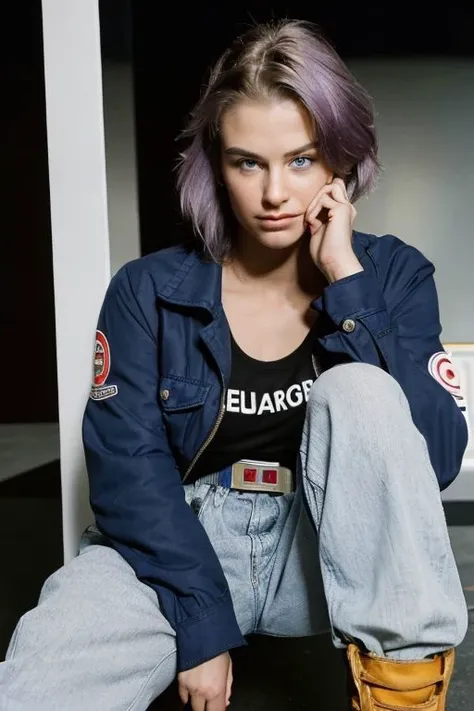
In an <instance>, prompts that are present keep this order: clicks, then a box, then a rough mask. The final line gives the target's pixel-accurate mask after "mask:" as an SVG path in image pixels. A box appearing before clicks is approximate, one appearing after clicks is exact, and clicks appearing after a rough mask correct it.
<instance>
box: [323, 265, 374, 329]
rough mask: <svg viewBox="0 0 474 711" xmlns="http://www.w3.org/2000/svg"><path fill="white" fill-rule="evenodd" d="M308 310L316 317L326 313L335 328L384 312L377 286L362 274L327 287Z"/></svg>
mask: <svg viewBox="0 0 474 711" xmlns="http://www.w3.org/2000/svg"><path fill="white" fill-rule="evenodd" d="M312 307H313V308H314V309H316V311H319V312H320V313H323V312H326V314H327V315H328V316H329V318H330V319H331V321H332V322H333V323H334V325H335V326H336V327H337V328H339V327H341V326H342V324H343V323H344V321H345V320H346V319H357V318H367V317H369V316H370V315H371V314H375V313H378V312H380V311H385V309H386V305H385V300H384V297H383V293H382V290H381V288H380V284H379V283H378V281H377V279H376V278H375V277H374V276H373V275H372V274H370V273H369V272H366V271H363V272H357V274H352V275H351V276H348V277H345V278H344V279H339V280H338V281H334V282H333V283H332V284H329V285H328V286H327V287H326V288H325V289H324V292H323V294H322V296H320V297H319V298H318V299H315V301H313V303H312Z"/></svg>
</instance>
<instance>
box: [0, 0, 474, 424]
mask: <svg viewBox="0 0 474 711" xmlns="http://www.w3.org/2000/svg"><path fill="white" fill-rule="evenodd" d="M469 5H471V3H468V2H466V3H464V4H461V3H449V4H442V5H440V6H439V10H434V9H433V6H431V7H430V4H428V3H426V4H425V3H416V2H411V3H409V2H397V3H392V4H389V3H387V4H386V3H377V4H374V5H372V4H363V3H344V2H334V1H333V2H325V3H315V2H314V1H313V2H291V3H278V2H273V3H271V2H260V3H255V2H254V3H252V2H247V3H242V4H239V3H235V4H227V3H225V2H214V3H213V2H201V3H189V4H188V6H187V7H186V3H172V4H166V5H165V4H161V8H160V7H159V3H155V2H150V1H149V0H148V1H146V0H101V2H100V13H101V32H102V45H103V56H104V59H105V60H107V61H128V62H132V63H133V70H134V80H135V108H136V126H137V139H136V140H137V164H138V165H137V167H138V181H139V213H140V230H141V244H142V252H143V253H144V254H145V253H148V252H150V251H153V250H155V249H158V248H160V247H163V246H166V245H168V244H171V243H173V242H175V241H176V240H177V239H180V238H181V235H183V234H184V233H185V230H184V229H183V228H182V227H180V226H179V216H178V214H177V211H176V202H175V195H174V185H173V172H172V170H173V166H174V161H175V158H176V151H177V146H176V143H175V138H176V135H177V134H178V133H179V131H180V129H181V128H182V126H183V123H184V120H185V118H186V115H187V113H188V111H189V110H190V108H191V106H192V103H193V102H194V101H195V100H196V99H197V97H198V95H199V91H200V87H201V85H202V82H203V81H204V80H205V77H206V70H207V67H208V65H209V63H211V62H212V61H214V60H215V59H216V58H217V56H218V54H219V53H220V52H221V51H222V50H223V49H224V48H225V46H226V45H227V43H228V42H229V41H230V40H231V39H232V38H233V37H234V35H235V34H236V33H237V32H240V31H242V30H243V29H245V27H247V26H249V25H250V24H252V23H253V22H258V21H264V20H269V19H271V18H272V17H275V18H280V17H284V16H288V17H296V18H302V19H307V20H312V21H314V22H316V23H318V24H319V25H320V26H321V28H322V29H323V31H324V33H325V34H326V36H327V37H328V38H329V39H330V40H331V41H332V43H333V44H334V45H335V47H336V49H337V50H338V52H339V53H340V54H341V55H342V56H343V58H345V59H350V58H351V57H377V56H387V55H389V56H393V57H402V56H403V57H407V56H416V55H418V56H419V55H424V56H445V57H447V56H474V40H473V37H474V8H473V7H472V5H471V7H470V8H469ZM1 26H2V30H3V31H2V41H1V42H0V58H1V60H2V61H1V66H2V70H3V71H2V75H3V82H2V89H3V102H2V111H1V119H0V120H1V121H2V129H3V130H2V131H1V135H2V141H1V142H0V160H1V166H2V190H1V192H0V194H1V195H2V204H1V211H2V217H3V235H2V240H1V247H0V248H1V258H0V264H1V265H2V270H1V275H0V284H1V292H0V325H1V332H0V338H1V343H2V344H3V349H2V351H3V357H4V363H5V365H4V367H3V368H2V373H3V387H2V390H1V397H0V423H2V422H3V423H7V422H49V421H56V420H57V417H58V413H57V386H56V360H55V334H54V297H53V276H52V254H51V227H50V217H49V187H48V164H47V144H46V120H45V103H44V77H43V56H42V31H41V2H40V0H24V1H23V2H18V3H16V4H14V3H12V2H10V3H8V4H6V7H3V8H2V22H1ZM453 110H454V111H455V110H456V107H453ZM170 205H171V206H172V208H171V209H170Z"/></svg>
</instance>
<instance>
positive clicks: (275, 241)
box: [254, 230, 305, 249]
mask: <svg viewBox="0 0 474 711" xmlns="http://www.w3.org/2000/svg"><path fill="white" fill-rule="evenodd" d="M304 234H305V233H304V232H301V231H300V230H298V231H297V232H295V230H278V231H271V232H269V231H267V230H259V231H258V232H257V233H254V239H256V240H257V241H258V242H259V243H260V244H261V245H262V246H265V247H268V248H269V249H288V248H290V247H294V246H295V245H297V244H298V243H299V242H300V241H301V240H302V238H303V237H304Z"/></svg>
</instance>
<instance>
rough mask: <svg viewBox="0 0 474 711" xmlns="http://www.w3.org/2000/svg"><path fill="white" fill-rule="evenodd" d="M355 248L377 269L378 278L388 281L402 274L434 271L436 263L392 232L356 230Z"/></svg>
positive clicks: (360, 255) (360, 256)
mask: <svg viewBox="0 0 474 711" xmlns="http://www.w3.org/2000/svg"><path fill="white" fill-rule="evenodd" d="M353 244H354V249H355V251H356V253H357V255H358V257H359V258H362V259H364V260H365V261H366V262H367V263H368V264H370V266H371V267H372V269H373V270H374V271H375V274H376V276H377V277H378V279H381V280H382V281H386V280H388V279H390V277H391V276H397V275H400V274H405V275H406V276H408V275H410V274H411V275H413V274H416V273H423V275H427V274H428V273H430V274H432V273H433V272H434V265H433V264H432V262H430V260H429V259H427V258H426V257H425V255H424V254H423V253H422V252H421V251H420V250H419V249H418V248H417V247H414V246H413V245H411V244H408V243H407V242H404V241H403V240H402V239H400V238H399V237H396V236H395V235H392V234H385V235H380V236H379V235H375V234H370V233H364V232H354V235H353Z"/></svg>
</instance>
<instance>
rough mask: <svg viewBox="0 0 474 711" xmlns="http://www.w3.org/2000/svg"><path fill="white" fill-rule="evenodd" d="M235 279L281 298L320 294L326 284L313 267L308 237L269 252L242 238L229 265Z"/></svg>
mask: <svg viewBox="0 0 474 711" xmlns="http://www.w3.org/2000/svg"><path fill="white" fill-rule="evenodd" d="M227 267H230V268H231V269H232V271H233V272H234V274H235V276H236V277H237V278H238V279H239V280H240V281H241V282H242V283H244V284H246V285H248V286H249V287H250V286H251V287H252V289H257V290H260V291H261V292H262V291H263V292H267V293H270V292H274V291H278V293H279V294H280V295H287V296H292V295H294V294H296V293H297V294H301V293H304V294H307V295H309V296H312V297H314V296H316V295H319V294H320V293H321V291H322V289H323V288H324V286H326V284H327V280H326V278H325V277H324V275H323V274H322V272H321V271H320V270H319V269H318V268H317V267H316V265H315V264H314V262H313V260H312V258H311V255H310V252H309V237H307V236H306V235H305V236H304V237H303V238H302V239H301V240H299V242H297V243H296V244H295V245H292V246H291V247H288V248H286V249H270V248H268V247H265V246H264V245H262V244H259V243H258V242H256V240H247V239H245V238H242V239H240V240H239V241H238V242H237V245H236V247H235V249H234V251H233V254H232V257H231V258H230V260H229V262H228V263H227Z"/></svg>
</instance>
